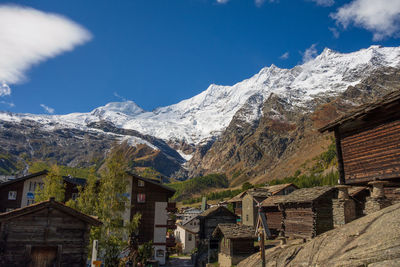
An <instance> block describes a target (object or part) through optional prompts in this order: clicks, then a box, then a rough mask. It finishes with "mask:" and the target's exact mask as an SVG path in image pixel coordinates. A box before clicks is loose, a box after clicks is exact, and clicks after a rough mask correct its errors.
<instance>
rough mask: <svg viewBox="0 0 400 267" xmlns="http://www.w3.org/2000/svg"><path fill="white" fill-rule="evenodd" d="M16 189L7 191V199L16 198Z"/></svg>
mask: <svg viewBox="0 0 400 267" xmlns="http://www.w3.org/2000/svg"><path fill="white" fill-rule="evenodd" d="M16 199H17V191H8V200H16Z"/></svg>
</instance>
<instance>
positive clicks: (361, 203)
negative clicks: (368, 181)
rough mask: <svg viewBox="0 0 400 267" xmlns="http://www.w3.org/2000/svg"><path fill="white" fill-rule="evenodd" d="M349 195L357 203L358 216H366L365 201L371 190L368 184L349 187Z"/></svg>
mask: <svg viewBox="0 0 400 267" xmlns="http://www.w3.org/2000/svg"><path fill="white" fill-rule="evenodd" d="M348 192H349V196H350V197H351V198H352V199H353V200H354V201H355V204H356V218H360V217H362V216H364V210H365V202H366V199H367V197H369V196H370V190H369V187H367V186H351V187H349V189H348Z"/></svg>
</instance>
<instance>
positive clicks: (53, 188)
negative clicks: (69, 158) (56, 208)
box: [35, 165, 65, 202]
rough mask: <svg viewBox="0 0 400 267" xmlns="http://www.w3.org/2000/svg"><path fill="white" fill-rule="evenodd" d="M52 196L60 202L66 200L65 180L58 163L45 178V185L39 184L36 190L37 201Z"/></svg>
mask: <svg viewBox="0 0 400 267" xmlns="http://www.w3.org/2000/svg"><path fill="white" fill-rule="evenodd" d="M51 197H54V198H55V200H56V201H60V202H63V201H64V200H65V185H64V180H63V177H62V176H61V174H60V168H59V167H58V166H57V165H53V166H52V167H51V169H50V171H49V172H48V174H47V175H46V177H45V178H44V179H43V187H40V186H38V187H37V188H36V190H35V202H40V201H45V200H48V199H49V198H51Z"/></svg>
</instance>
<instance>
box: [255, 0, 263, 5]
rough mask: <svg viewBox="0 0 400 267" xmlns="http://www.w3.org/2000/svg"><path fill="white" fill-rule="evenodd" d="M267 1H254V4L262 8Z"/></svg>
mask: <svg viewBox="0 0 400 267" xmlns="http://www.w3.org/2000/svg"><path fill="white" fill-rule="evenodd" d="M264 2H265V0H254V4H256V6H258V7H260V6H262V4H264Z"/></svg>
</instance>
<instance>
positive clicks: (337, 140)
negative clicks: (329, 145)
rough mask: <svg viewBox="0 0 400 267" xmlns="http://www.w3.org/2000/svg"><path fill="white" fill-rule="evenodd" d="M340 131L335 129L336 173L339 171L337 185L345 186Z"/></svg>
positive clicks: (337, 128)
mask: <svg viewBox="0 0 400 267" xmlns="http://www.w3.org/2000/svg"><path fill="white" fill-rule="evenodd" d="M340 138H341V136H340V130H339V127H336V128H335V143H336V158H337V161H338V171H339V184H345V183H346V179H345V173H344V166H343V153H342V142H341V140H340Z"/></svg>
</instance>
